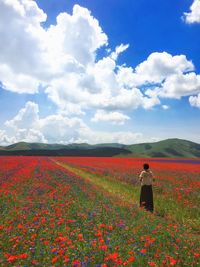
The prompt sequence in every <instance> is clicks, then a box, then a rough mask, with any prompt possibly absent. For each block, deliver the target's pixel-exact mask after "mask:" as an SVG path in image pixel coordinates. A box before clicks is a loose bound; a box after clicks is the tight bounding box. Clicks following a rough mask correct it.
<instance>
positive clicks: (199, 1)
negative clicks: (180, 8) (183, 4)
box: [183, 0, 200, 24]
mask: <svg viewBox="0 0 200 267" xmlns="http://www.w3.org/2000/svg"><path fill="white" fill-rule="evenodd" d="M183 18H184V20H185V22H186V23H188V24H192V23H200V0H194V1H193V3H192V5H191V6H190V12H185V13H184V16H183Z"/></svg>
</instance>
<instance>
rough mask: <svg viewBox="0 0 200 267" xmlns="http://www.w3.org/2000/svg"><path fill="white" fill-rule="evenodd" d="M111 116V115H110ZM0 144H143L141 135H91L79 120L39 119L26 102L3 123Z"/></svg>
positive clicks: (36, 112) (125, 133)
mask: <svg viewBox="0 0 200 267" xmlns="http://www.w3.org/2000/svg"><path fill="white" fill-rule="evenodd" d="M111 114H112V115H113V113H110V115H111ZM117 115H119V114H117ZM121 115H122V114H121ZM114 119H115V118H114ZM123 119H124V118H123ZM0 140H1V144H2V145H3V144H4V145H5V144H10V143H15V142H19V141H22V140H23V141H27V142H48V143H66V144H67V143H80V142H87V143H91V144H95V143H105V142H117V143H124V144H131V143H139V142H143V141H147V140H145V138H144V137H143V135H142V134H141V133H135V132H131V131H117V132H113V133H110V132H106V131H95V130H92V129H91V128H89V127H88V126H87V125H86V124H85V123H84V122H83V120H81V119H79V118H75V117H73V118H70V117H67V116H66V115H61V114H56V115H50V116H47V117H45V118H40V117H39V108H38V105H37V104H36V103H34V102H30V101H29V102H27V103H26V105H25V107H24V108H22V109H21V110H19V112H18V113H17V115H16V116H15V117H14V118H13V119H11V120H9V121H7V122H6V123H5V130H4V131H2V130H0ZM149 141H151V138H150V139H149Z"/></svg>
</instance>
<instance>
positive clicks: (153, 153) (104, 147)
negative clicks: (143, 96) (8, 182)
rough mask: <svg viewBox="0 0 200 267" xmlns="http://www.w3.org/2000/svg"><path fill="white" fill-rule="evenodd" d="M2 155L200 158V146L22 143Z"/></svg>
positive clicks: (179, 142)
mask: <svg viewBox="0 0 200 267" xmlns="http://www.w3.org/2000/svg"><path fill="white" fill-rule="evenodd" d="M0 155H49V156H54V155H55V156H57V155H58V156H116V157H119V156H120V157H167V158H198V157H200V144H197V143H194V142H191V141H187V140H182V139H167V140H163V141H159V142H154V143H142V144H134V145H123V144H117V143H110V144H96V145H90V144H87V143H81V144H68V145H63V144H44V143H26V142H19V143H16V144H12V145H9V146H5V147H3V146H0Z"/></svg>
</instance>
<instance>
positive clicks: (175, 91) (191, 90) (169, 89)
mask: <svg viewBox="0 0 200 267" xmlns="http://www.w3.org/2000/svg"><path fill="white" fill-rule="evenodd" d="M199 92H200V75H196V74H195V73H194V72H192V73H188V74H185V75H183V74H175V75H172V76H170V77H168V78H167V79H166V81H165V82H164V83H163V86H162V88H161V90H160V93H159V95H160V96H163V97H169V98H177V99H180V98H181V97H182V96H190V95H193V94H196V93H199Z"/></svg>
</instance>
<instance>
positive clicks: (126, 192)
mask: <svg viewBox="0 0 200 267" xmlns="http://www.w3.org/2000/svg"><path fill="white" fill-rule="evenodd" d="M55 163H56V164H58V165H60V166H62V167H64V168H66V169H68V170H69V171H71V172H73V173H74V174H76V175H79V176H80V177H82V178H84V179H86V180H87V181H89V182H90V183H93V184H95V185H96V186H99V187H100V188H102V189H103V190H105V191H107V192H108V193H110V194H111V195H112V196H114V197H117V198H118V199H120V200H121V201H123V202H124V203H128V204H132V205H134V207H135V208H137V207H139V205H138V204H139V195H140V186H136V185H131V184H127V183H124V182H121V181H117V180H116V179H114V178H112V177H110V176H109V178H108V176H103V175H97V174H94V173H91V172H89V171H85V170H82V169H79V168H78V167H74V166H71V165H69V164H67V163H63V162H58V161H55ZM154 206H155V210H154V215H156V216H159V217H160V219H161V218H163V219H165V220H167V221H171V222H174V223H178V224H180V226H184V227H185V228H187V229H188V230H189V231H192V232H193V231H194V232H195V233H197V234H199V223H200V219H199V218H200V216H198V214H197V212H196V211H194V210H192V209H190V208H188V207H186V206H185V207H184V206H182V205H180V204H178V203H176V201H175V200H174V199H173V198H166V197H165V196H163V195H162V194H159V193H157V192H156V190H154Z"/></svg>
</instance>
